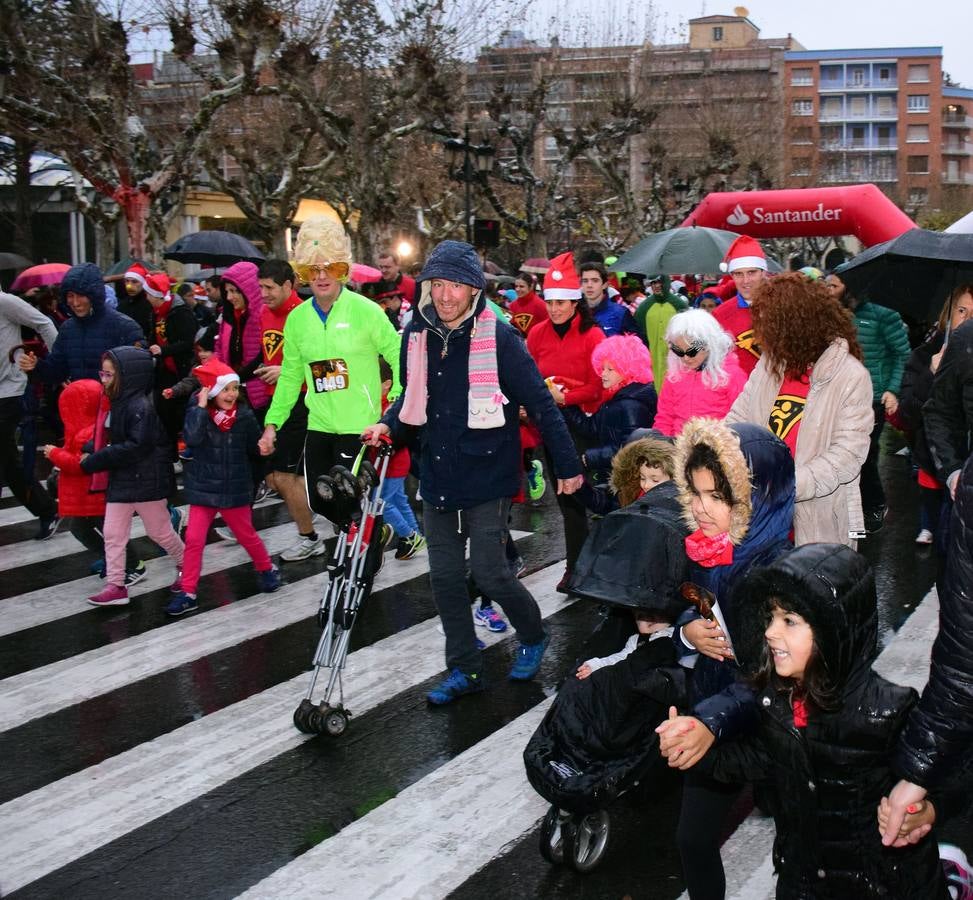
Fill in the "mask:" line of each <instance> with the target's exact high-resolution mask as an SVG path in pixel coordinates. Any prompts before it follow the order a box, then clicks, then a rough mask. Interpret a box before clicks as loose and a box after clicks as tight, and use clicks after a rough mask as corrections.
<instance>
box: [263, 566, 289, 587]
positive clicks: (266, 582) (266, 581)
mask: <svg viewBox="0 0 973 900" xmlns="http://www.w3.org/2000/svg"><path fill="white" fill-rule="evenodd" d="M257 578H258V579H259V580H260V590H262V591H263V592H264V593H265V594H272V593H273V592H274V591H276V590H278V589H279V588H280V586H281V585H282V584H283V583H284V582H283V581H282V580H281V577H280V569H278V568H277V566H271V568H269V569H267V571H266V572H257Z"/></svg>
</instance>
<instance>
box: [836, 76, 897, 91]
mask: <svg viewBox="0 0 973 900" xmlns="http://www.w3.org/2000/svg"><path fill="white" fill-rule="evenodd" d="M898 89H899V86H898V82H897V81H896V80H895V79H894V78H864V79H862V80H861V81H856V80H854V79H851V80H849V79H847V78H838V79H831V78H829V79H824V78H822V79H821V80H820V81H819V82H818V90H819V91H820V92H821V93H822V94H826V93H834V92H839V91H840V92H848V91H897V90H898Z"/></svg>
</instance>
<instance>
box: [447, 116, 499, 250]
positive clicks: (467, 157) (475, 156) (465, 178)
mask: <svg viewBox="0 0 973 900" xmlns="http://www.w3.org/2000/svg"><path fill="white" fill-rule="evenodd" d="M443 148H444V149H445V151H446V165H447V166H448V167H449V175H450V178H452V179H454V180H455V181H461V182H463V184H464V185H465V186H466V190H465V195H466V242H467V243H468V244H472V243H473V184H474V183H475V182H477V181H479V180H480V178H483V177H485V176H486V174H487V173H488V172H489V171H490V170H491V169H492V168H493V154H494V150H493V147H491V146H490V145H489V144H485V143H484V144H471V143H470V124H469V122H467V123H466V124H465V125H464V126H463V137H462V138H450V139H449V140H448V141H444V142H443Z"/></svg>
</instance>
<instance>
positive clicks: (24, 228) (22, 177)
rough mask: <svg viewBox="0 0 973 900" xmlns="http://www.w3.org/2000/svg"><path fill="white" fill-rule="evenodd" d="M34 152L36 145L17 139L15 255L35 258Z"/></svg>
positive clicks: (15, 160)
mask: <svg viewBox="0 0 973 900" xmlns="http://www.w3.org/2000/svg"><path fill="white" fill-rule="evenodd" d="M33 152H34V144H33V143H32V142H31V141H27V140H25V139H23V138H17V140H16V142H15V144H14V166H15V173H16V174H15V180H14V234H13V247H12V248H11V249H12V250H13V252H14V253H19V254H21V255H22V256H26V257H27V258H28V259H31V260H32V259H33V258H34V228H33V223H32V221H31V203H30V158H31V156H32V155H33Z"/></svg>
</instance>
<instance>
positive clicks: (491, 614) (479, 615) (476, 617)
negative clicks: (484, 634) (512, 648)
mask: <svg viewBox="0 0 973 900" xmlns="http://www.w3.org/2000/svg"><path fill="white" fill-rule="evenodd" d="M473 622H474V624H476V625H479V626H481V627H483V628H486V629H487V630H488V631H498V632H499V631H506V630H507V623H506V622H504V620H503V619H502V618H501V616H500V613H498V612H497V611H496V610H495V609H494V608H493V607H492V606H482V605H481V606H480V608H479V609H478V610H476V612H474V613H473Z"/></svg>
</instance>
